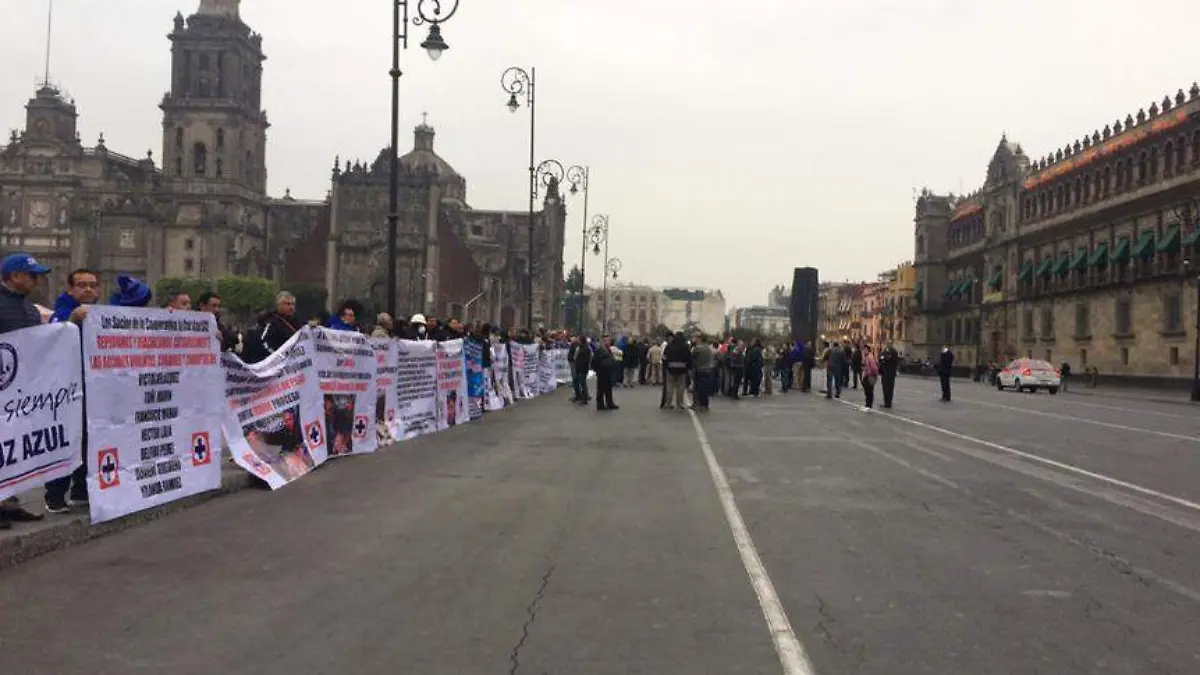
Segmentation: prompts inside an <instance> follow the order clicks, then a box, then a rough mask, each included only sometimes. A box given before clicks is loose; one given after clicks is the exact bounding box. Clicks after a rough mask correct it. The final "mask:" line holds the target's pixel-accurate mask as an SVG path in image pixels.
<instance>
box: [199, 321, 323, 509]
mask: <svg viewBox="0 0 1200 675" xmlns="http://www.w3.org/2000/svg"><path fill="white" fill-rule="evenodd" d="M315 351H316V350H315V348H314V347H313V339H312V329H310V328H307V327H306V328H302V329H301V330H300V331H299V332H298V333H296V334H295V335H293V336H292V338H291V339H290V340H288V341H287V342H286V343H285V344H284V345H283V346H282V347H280V348H279V349H278V350H276V351H275V353H273V354H271V355H270V356H268V357H267V358H266V359H264V360H262V361H260V362H258V363H253V364H247V363H244V362H242V360H241V359H240V358H238V357H237V356H236V355H234V354H229V353H225V354H222V355H221V357H222V364H223V365H224V368H225V398H226V400H227V401H228V402H229V412H228V414H226V416H225V442H226V443H227V444H228V445H229V452H230V453H231V454H232V455H233V461H235V462H237V465H238V466H240V467H242V468H243V469H245V470H247V471H249V472H250V473H252V474H254V475H255V476H258V477H259V478H261V479H262V480H264V481H266V482H267V484H268V485H270V486H271V489H277V488H280V487H283V486H284V485H287V484H288V483H290V482H292V481H294V480H296V479H298V478H300V477H301V476H304V475H306V474H308V473H309V472H310V471H312V470H313V469H315V468H316V467H318V466H320V465H321V464H322V463H323V462H324V461H325V460H326V458H327V457H328V456H329V455H328V451H327V448H326V432H325V410H324V408H323V396H322V394H321V388H320V384H319V382H318V377H317V367H316V364H315V363H314V361H313V355H314V353H315Z"/></svg>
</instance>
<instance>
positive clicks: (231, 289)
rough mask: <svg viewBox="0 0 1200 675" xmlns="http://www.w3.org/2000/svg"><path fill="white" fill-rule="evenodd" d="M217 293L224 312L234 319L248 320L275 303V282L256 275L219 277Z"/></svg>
mask: <svg viewBox="0 0 1200 675" xmlns="http://www.w3.org/2000/svg"><path fill="white" fill-rule="evenodd" d="M217 294H218V295H220V296H221V308H222V309H223V310H224V314H225V315H226V316H229V317H230V318H232V319H233V320H235V321H250V320H252V319H253V318H254V317H255V316H256V315H258V314H259V313H261V312H265V311H267V310H269V309H271V308H272V307H273V306H274V304H275V284H273V283H271V282H270V281H269V280H267V279H261V278H258V277H221V278H220V279H217Z"/></svg>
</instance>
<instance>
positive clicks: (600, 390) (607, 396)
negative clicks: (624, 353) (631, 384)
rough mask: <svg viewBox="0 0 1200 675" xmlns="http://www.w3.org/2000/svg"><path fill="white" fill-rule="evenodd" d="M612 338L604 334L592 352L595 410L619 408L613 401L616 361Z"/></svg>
mask: <svg viewBox="0 0 1200 675" xmlns="http://www.w3.org/2000/svg"><path fill="white" fill-rule="evenodd" d="M611 348H612V338H610V337H609V336H607V335H605V336H604V337H603V338H601V340H600V344H599V345H598V346H597V347H596V351H594V352H592V370H594V371H596V410H619V409H620V408H619V407H618V406H617V404H615V403H613V369H615V368H617V367H618V366H617V361H616V359H614V358H613V355H612V352H611V351H610V349H611Z"/></svg>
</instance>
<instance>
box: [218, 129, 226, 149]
mask: <svg viewBox="0 0 1200 675" xmlns="http://www.w3.org/2000/svg"><path fill="white" fill-rule="evenodd" d="M224 149H225V130H224V129H217V152H220V151H222V150H224Z"/></svg>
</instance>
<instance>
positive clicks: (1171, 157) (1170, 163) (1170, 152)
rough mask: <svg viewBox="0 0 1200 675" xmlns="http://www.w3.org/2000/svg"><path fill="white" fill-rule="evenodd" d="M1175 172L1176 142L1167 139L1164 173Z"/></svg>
mask: <svg viewBox="0 0 1200 675" xmlns="http://www.w3.org/2000/svg"><path fill="white" fill-rule="evenodd" d="M1173 173H1175V144H1174V143H1172V142H1171V141H1167V144H1166V145H1165V146H1163V175H1164V176H1170V175H1172V174H1173Z"/></svg>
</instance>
